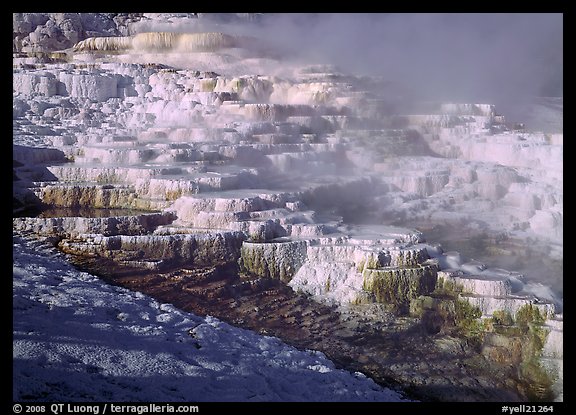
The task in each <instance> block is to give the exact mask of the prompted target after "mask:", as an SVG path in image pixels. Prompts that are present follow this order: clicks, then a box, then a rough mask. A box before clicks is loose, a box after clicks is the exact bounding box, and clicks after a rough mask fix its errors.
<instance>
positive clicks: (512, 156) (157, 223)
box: [13, 14, 563, 400]
mask: <svg viewBox="0 0 576 415" xmlns="http://www.w3.org/2000/svg"><path fill="white" fill-rule="evenodd" d="M248 18H249V16H248V17H246V16H240V17H239V16H235V17H234V19H240V20H242V19H248ZM162 19H163V20H162ZM150 21H156V22H158V21H160V22H161V23H163V24H164V25H168V26H169V25H170V24H174V22H175V21H178V22H181V21H186V22H201V21H203V19H198V17H197V16H196V17H193V18H192V17H191V16H176V15H164V16H161V15H154V16H152V15H146V14H144V15H142V16H139V15H138V16H136V15H126V16H124V15H115V16H108V15H103V14H86V15H84V14H62V15H60V14H58V15H57V14H50V15H43V14H15V15H14V39H15V40H14V51H15V52H18V53H15V55H14V59H13V61H14V68H13V91H14V95H13V159H14V166H13V169H14V191H13V203H14V213H15V214H14V216H15V217H14V219H13V227H14V230H15V231H17V232H20V233H25V234H32V235H36V236H40V237H47V238H50V240H52V241H53V243H54V244H57V245H58V247H59V248H60V249H61V250H63V251H64V252H66V253H69V254H71V255H74V256H76V257H78V258H81V259H80V260H77V261H78V262H81V263H82V265H83V266H85V267H88V269H91V270H92V271H93V272H97V273H100V274H101V275H102V276H103V277H104V278H108V279H110V280H111V281H112V282H114V283H125V284H127V285H128V286H130V287H131V288H137V289H143V290H145V291H148V292H151V293H153V294H154V295H157V296H165V297H166V298H168V299H169V300H170V301H171V302H173V303H175V304H185V303H188V302H189V301H188V300H187V298H188V297H187V295H189V291H190V289H191V290H192V291H194V290H196V291H199V292H201V293H203V294H202V295H200V296H201V297H202V298H203V301H206V300H207V299H209V300H210V301H207V302H206V303H205V304H204V303H202V302H200V303H201V304H203V305H202V306H198V305H197V306H195V307H196V308H194V307H193V309H192V310H191V311H195V312H205V313H212V312H216V313H222V315H225V314H226V313H224V312H223V310H228V309H230V310H229V311H228V313H229V315H234V316H235V317H233V318H232V317H230V318H231V319H235V320H237V324H239V325H242V323H241V322H240V321H242V320H245V321H248V320H250V323H246V324H247V326H249V327H251V328H253V329H258V328H266V327H267V325H266V324H265V323H264V320H265V318H264V316H266V315H268V314H265V313H277V312H280V311H279V309H278V308H277V307H272V308H271V309H269V310H268V311H266V312H265V311H262V315H260V312H257V313H256V314H254V313H253V312H250V311H249V310H255V309H256V308H258V309H260V306H254V307H253V308H245V307H241V306H240V305H238V304H236V306H231V304H232V305H234V304H235V302H239V303H242V302H244V301H246V302H247V303H248V304H250V305H252V304H256V303H253V302H252V301H253V300H251V299H250V292H242V291H241V290H240V291H238V287H239V286H241V287H248V286H253V287H255V288H254V290H255V291H254V292H255V293H257V294H258V295H263V294H264V293H267V292H268V291H273V290H270V289H269V285H268V284H269V283H272V282H271V281H272V280H273V283H274V284H277V283H281V284H282V287H283V288H282V290H285V289H286V287H289V288H290V290H289V291H290V292H291V293H293V294H290V295H298V296H306V297H307V298H310V299H312V300H313V303H312V304H317V307H319V308H318V310H321V309H322V308H321V307H335V310H336V311H330V312H327V311H326V312H324V311H322V312H319V313H320V315H330V316H332V314H331V313H333V312H334V313H336V314H337V315H338V317H334V316H332V317H330V319H336V320H334V321H335V322H336V321H337V323H334V324H336V327H340V326H339V325H344V326H346V323H345V322H346V319H349V318H352V317H350V316H356V317H354V318H353V319H357V318H358V317H357V314H358V313H360V314H362V313H367V316H365V318H366V319H367V320H366V321H367V322H368V323H366V324H365V325H361V328H360V329H358V328H355V330H358V331H359V332H360V333H369V332H372V331H373V330H374V328H371V325H373V326H374V327H379V328H380V330H381V332H383V333H385V335H386V336H388V335H390V336H392V338H395V337H394V336H396V337H398V339H404V340H406V339H411V340H410V342H411V343H412V344H415V345H416V344H418V343H419V342H420V343H419V345H418V346H415V347H414V349H415V352H414V353H415V355H416V356H417V357H415V360H416V361H422V362H421V363H418V364H417V365H416V366H414V365H408V366H406V365H405V364H404V363H398V362H397V364H391V362H393V361H394V359H392V358H391V357H390V356H393V355H395V354H396V353H399V352H400V349H398V348H394V347H392V349H393V350H394V351H393V352H386V353H385V352H383V351H382V350H381V349H378V347H377V345H376V342H368V343H363V344H362V345H363V346H366V347H368V346H367V345H370V348H373V352H371V354H370V356H371V357H370V358H368V359H365V361H362V358H361V356H359V355H358V353H357V352H356V351H354V350H355V349H354V347H353V346H351V340H350V339H351V337H354V336H351V335H338V334H337V329H334V330H335V331H334V333H335V334H334V337H333V340H334V341H335V342H337V343H339V344H340V343H341V344H340V345H339V346H337V347H334V348H331V347H332V346H330V341H329V340H326V338H325V337H326V334H325V332H321V333H320V334H319V338H321V339H323V340H322V341H319V342H318V343H306V346H307V347H312V346H313V347H315V348H318V349H320V350H322V349H324V350H332V351H333V353H334V355H335V356H338V359H339V361H340V362H341V363H342V364H343V365H346V364H347V365H352V366H354V367H356V366H357V365H360V366H361V367H362V369H364V370H366V369H369V370H370V371H371V373H372V374H373V375H374V376H375V377H376V378H379V379H380V380H381V381H382V382H397V383H399V384H401V385H403V386H404V387H406V388H408V389H412V390H413V391H414V393H416V394H417V395H418V397H424V398H426V399H432V400H434V399H440V400H483V399H487V400H498V399H502V398H503V397H505V398H506V399H507V400H516V399H518V400H523V399H531V400H538V399H550V398H551V397H554V399H560V400H561V399H562V357H563V351H562V298H561V295H559V294H558V293H557V292H554V291H553V290H550V289H549V288H547V287H546V285H545V284H543V281H538V280H533V279H531V280H527V279H526V278H525V276H524V275H522V274H521V273H518V272H514V271H507V270H504V269H500V268H497V267H494V266H491V265H490V264H489V263H486V264H485V263H482V262H480V261H475V260H474V259H472V258H466V257H464V256H463V255H461V254H460V253H459V252H454V251H445V250H444V249H443V248H442V246H441V245H439V244H437V243H435V242H434V241H433V240H428V239H429V238H427V236H426V233H425V232H424V233H423V232H422V231H419V230H417V227H418V226H419V225H418V224H422V223H424V224H426V226H424V227H422V229H426V228H427V227H431V226H433V225H438V226H440V225H442V226H447V225H449V226H453V227H456V228H457V229H459V230H460V231H461V232H462V233H466V234H469V235H472V236H474V235H483V236H485V237H488V238H491V240H492V241H494V242H493V243H492V244H491V248H492V249H493V250H497V249H514V246H523V247H525V246H529V247H530V248H531V249H533V251H535V252H537V253H538V255H544V256H546V257H548V258H551V260H555V261H561V260H562V256H563V231H562V229H563V188H562V181H563V180H562V179H563V177H562V172H563V164H562V156H563V141H562V133H555V134H554V133H543V132H537V131H526V130H523V129H519V128H517V126H516V127H515V128H512V126H508V125H507V124H506V120H505V118H504V117H503V116H502V115H500V114H498V113H497V112H496V108H495V107H494V106H493V105H490V104H475V103H474V104H468V103H464V104H460V103H431V102H424V103H417V104H416V103H412V102H406V101H403V100H402V99H399V98H397V97H396V95H394V93H393V92H394V91H393V90H392V89H391V87H390V85H389V84H388V83H386V82H383V81H382V80H380V79H377V78H368V77H361V76H355V75H350V74H345V73H342V72H340V71H339V70H338V68H335V67H332V66H328V65H312V64H309V65H304V66H303V65H300V64H296V63H293V62H291V61H290V60H282V59H281V58H278V56H275V55H274V54H271V53H269V49H266V48H262V44H261V43H259V42H260V40H257V39H252V38H249V37H243V36H238V35H233V34H227V33H225V32H214V31H210V32H200V31H199V30H196V31H195V32H196V33H177V34H175V33H174V32H167V31H157V32H153V31H150V25H147V24H146V22H150ZM51 22H53V23H51ZM170 22H172V23H170ZM155 27H159V26H158V25H157V24H156V25H155ZM224 27H225V26H224ZM68 28H69V30H68ZM198 28H200V26H198ZM65 29H66V30H65ZM42 39H44V40H42ZM37 52H40V53H39V54H38V53H37ZM46 207H49V208H50V209H48V210H45V208H46ZM33 211H35V212H33ZM38 211H43V213H41V214H39V215H38V214H37V213H38ZM31 212H33V213H31ZM410 224H413V225H410ZM399 225H401V226H399ZM123 269H126V270H129V271H123ZM219 269H224V270H225V275H222V274H221V272H219V271H218V270H219ZM115 270H116V271H115ZM206 272H207V273H208V274H206ZM125 273H128V274H129V275H131V277H130V278H124V277H125ZM150 273H152V274H150ZM174 273H176V274H174ZM181 273H184V274H186V273H190V275H192V276H193V277H191V281H189V279H190V278H188V277H186V278H184V277H182V274H181ZM138 275H140V276H139V277H138ZM148 275H156V276H157V277H154V278H150V277H147V276H148ZM202 275H212V277H210V278H208V279H206V278H203V277H202V278H201V277H200V276H202ZM160 276H164V277H160ZM122 278H124V280H123V279H122ZM183 278H184V279H183ZM237 278H240V280H237ZM170 281H172V282H170ZM182 281H187V282H186V283H187V284H189V285H187V287H189V290H188V291H182V290H181V286H180V285H178V284H180V283H181V282H182ZM214 281H219V282H218V283H215V282H214ZM266 281H270V282H269V283H268V282H266ZM174 284H176V286H175V287H176V288H175V287H174ZM190 284H192V285H194V284H196V287H195V288H194V287H190ZM206 284H208V285H206ZM228 285H229V286H230V287H236V288H233V289H232V292H233V295H232V297H233V298H234V301H233V302H232V303H230V301H232V300H231V297H230V295H231V294H230V292H227V291H226V289H227V286H228ZM163 287H165V288H163ZM267 287H268V288H267ZM216 288H217V289H216ZM282 292H284V291H282ZM175 293H178V294H175ZM269 295H270V298H272V299H274V298H276V299H277V300H278V301H287V303H286V305H285V308H286V310H285V311H284V313H285V315H286V317H285V318H286V320H282V321H283V324H280V325H278V326H277V327H276V326H275V327H273V330H276V332H275V334H277V335H278V336H279V337H281V338H282V337H285V338H287V339H289V340H291V341H293V342H296V343H298V341H302V338H301V336H302V332H301V330H302V327H303V326H304V327H305V326H307V325H309V324H310V321H309V319H306V318H305V319H303V320H302V319H298V317H297V316H296V317H295V316H293V315H292V314H291V313H292V312H293V310H292V311H291V309H293V308H296V309H298V307H299V306H298V304H299V303H298V301H303V300H294V299H289V300H284V299H283V298H284V297H283V296H286V294H279V293H272V292H270V293H269ZM280 299H282V300H280ZM259 301H260V300H259ZM223 303H225V304H223ZM182 306H183V307H184V305H182ZM306 307H310V306H306ZM262 308H263V309H265V307H262ZM312 309H313V308H312ZM366 310H368V311H366ZM374 310H376V311H374ZM311 312H312V311H311ZM390 313H391V314H390ZM303 314H304V313H303ZM327 318H328V317H327ZM290 319H296V320H294V321H298V324H295V325H294V324H289V323H288V320H290ZM382 319H384V320H385V321H387V322H388V323H386V324H381V323H378V322H379V321H381V320H382ZM403 319H405V320H406V321H407V323H406V324H405V325H402V327H403V330H406V334H404V335H405V336H406V337H402V336H401V335H400V334H398V333H397V332H398V330H397V329H396V330H395V329H393V328H391V327H393V326H394V325H395V324H396V323H395V321H404V320H403ZM354 321H356V320H354ZM379 324H380V325H379ZM295 327H296V328H295ZM386 327H388V329H386ZM415 328H418V329H417V330H421V331H419V332H418V333H424V335H421V334H419V335H418V336H416V338H417V339H418V340H415V338H412V337H410V336H411V335H410V330H416V329H415ZM269 329H270V328H269ZM294 330H296V332H297V333H298V334H296V335H294V334H293V333H295V331H294ZM391 333H392V334H391ZM394 333H395V334H394ZM349 334H350V333H349ZM386 336H385V337H386ZM398 341H400V340H398ZM430 341H432V343H433V344H434V345H435V346H433V350H434V351H435V353H438V355H439V356H441V355H445V354H448V355H449V356H450V355H451V354H452V357H448V358H447V359H452V358H457V359H459V360H458V361H459V363H458V365H459V367H462V368H463V369H462V371H461V372H458V373H456V372H454V371H452V370H443V369H442V368H441V367H442V365H443V364H444V363H446V362H443V361H442V358H441V357H439V362H441V363H439V366H438V367H434V369H433V370H432V372H434V373H436V374H435V375H432V372H430V371H429V370H427V369H426V368H425V365H426V363H424V362H423V360H424V356H425V352H426V347H428V346H429V344H430ZM442 342H448V343H450V344H453V345H469V346H466V347H464V349H463V350H464V355H466V356H465V357H463V356H460V357H455V356H459V353H457V352H454V351H452V352H450V351H447V350H452V349H450V347H452V346H450V347H448V346H446V345H445V344H444V343H442ZM422 345H427V346H426V347H423V346H422ZM470 345H472V346H470ZM430 347H432V346H430ZM447 347H448V349H447ZM454 347H455V348H456V349H457V348H458V347H460V346H458V347H457V346H454ZM387 353H389V354H387ZM374 356H379V357H378V358H375V357H374ZM383 356H384V357H383ZM466 359H468V360H466ZM442 362H443V363H442ZM499 365H500V366H499ZM503 367H506V368H508V369H506V370H505V371H502V372H501V374H500V375H497V374H496V373H498V370H499V369H498V368H500V369H501V368H503ZM510 367H512V369H510ZM415 373H419V374H420V375H419V376H416V375H415ZM502 374H503V375H502ZM446 378H447V379H449V380H448V381H446V380H445V379H446ZM505 378H508V379H512V380H511V381H509V382H508V384H506V380H505ZM473 379H476V380H477V381H479V379H484V380H482V381H479V382H480V383H481V384H482V382H484V383H485V387H482V388H481V389H480V392H478V390H475V388H477V384H476V383H474V381H473ZM489 379H492V380H493V381H495V382H501V388H502V390H508V391H507V392H503V394H504V395H505V396H504V395H502V394H501V393H500V392H497V391H492V392H490V391H489V389H490V388H489V387H488V385H489V384H490V381H491V380H489ZM442 382H448V385H449V386H450V387H449V388H447V389H446V390H445V391H444V392H441V390H442V387H441V385H443V383H442ZM459 382H464V383H465V384H466V386H465V387H462V391H461V392H460V396H458V393H457V392H456V390H460V389H459V388H460V386H462V385H460V386H458V385H459ZM531 385H532V386H531Z"/></svg>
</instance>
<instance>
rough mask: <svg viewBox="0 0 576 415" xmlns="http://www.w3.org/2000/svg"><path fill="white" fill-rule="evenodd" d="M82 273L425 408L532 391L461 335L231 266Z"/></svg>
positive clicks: (516, 397)
mask: <svg viewBox="0 0 576 415" xmlns="http://www.w3.org/2000/svg"><path fill="white" fill-rule="evenodd" d="M73 262H76V265H77V266H78V267H80V268H81V269H85V270H88V271H90V272H92V273H95V274H96V275H99V276H100V277H101V278H103V279H104V280H105V281H107V282H109V283H112V284H116V285H120V286H123V287H127V288H130V289H133V290H137V291H141V292H143V293H146V294H149V295H151V296H153V297H154V298H157V299H158V300H160V301H165V302H169V303H171V304H174V305H175V306H177V307H179V308H181V309H183V310H186V311H191V312H194V313H197V314H199V315H212V316H215V317H217V318H220V319H222V320H224V321H226V322H229V323H231V324H234V325H237V326H240V327H244V328H249V329H252V330H254V331H256V332H259V333H261V334H265V335H270V336H277V337H279V338H280V339H282V340H283V341H285V342H287V343H289V344H291V345H294V346H296V347H298V348H302V349H312V350H319V351H322V352H323V353H325V354H326V356H328V357H329V358H330V359H331V360H333V361H334V362H335V363H336V364H337V365H338V366H340V367H342V368H346V369H348V370H357V371H361V372H362V373H366V374H367V375H368V376H370V377H372V378H373V379H374V380H375V381H377V382H379V383H381V384H382V385H385V386H390V387H395V388H398V390H400V391H403V392H404V393H406V394H407V396H409V397H411V398H412V399H418V400H422V401H444V402H449V401H453V402H471V401H494V402H497V401H510V402H512V401H524V400H526V399H527V396H526V393H527V390H528V389H529V385H528V384H527V382H526V380H522V379H519V377H518V374H517V369H516V368H515V367H513V366H510V365H509V364H508V363H510V362H508V361H506V359H504V360H505V361H504V362H502V361H498V362H497V361H494V360H491V359H489V358H487V357H486V356H483V355H482V354H480V353H479V350H478V347H477V345H475V344H473V343H471V342H470V341H469V340H467V339H465V338H462V337H458V336H446V335H444V334H443V335H434V334H431V333H429V332H428V330H427V328H426V327H425V324H424V323H423V322H422V321H420V320H419V319H417V318H413V317H408V316H404V317H402V316H398V315H396V314H394V313H392V312H390V311H388V310H387V309H386V307H385V306H382V305H378V304H372V305H364V306H362V305H358V306H352V305H351V306H348V307H345V308H338V307H330V306H326V305H323V304H319V303H318V302H317V301H314V300H313V299H311V298H310V297H309V296H306V295H303V294H299V293H296V292H294V291H293V290H292V289H290V288H289V287H287V286H286V285H285V284H283V283H281V282H279V281H277V280H273V279H269V278H259V277H255V276H249V275H246V274H239V273H238V269H237V267H236V266H235V265H234V264H224V265H222V266H219V267H210V268H203V269H186V270H183V269H178V270H174V271H171V272H165V273H146V272H143V271H142V270H138V269H130V268H126V269H122V268H120V267H118V265H117V264H114V263H113V262H110V261H104V260H90V259H85V258H76V259H75V260H73Z"/></svg>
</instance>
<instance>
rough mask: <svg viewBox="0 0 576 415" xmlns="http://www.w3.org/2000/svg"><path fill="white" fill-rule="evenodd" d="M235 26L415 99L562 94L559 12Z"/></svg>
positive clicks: (327, 18) (321, 18) (279, 17)
mask: <svg viewBox="0 0 576 415" xmlns="http://www.w3.org/2000/svg"><path fill="white" fill-rule="evenodd" d="M225 27H226V28H227V29H228V30H230V24H227V25H226V26H225ZM233 30H234V29H233ZM247 30H248V31H249V32H251V33H247ZM236 31H237V32H244V33H242V34H246V35H254V36H256V37H259V38H261V39H266V40H267V41H268V42H270V43H271V44H272V45H273V47H274V49H275V50H277V51H279V52H280V54H288V55H290V56H292V57H294V58H298V59H300V60H302V61H303V62H309V63H312V62H317V63H331V64H335V65H337V66H338V67H340V68H342V70H344V71H350V72H352V73H355V74H360V75H370V76H382V77H383V78H385V79H387V80H390V81H393V82H398V83H400V84H402V85H404V86H405V87H407V88H409V89H410V91H411V92H412V93H413V94H415V96H416V97H418V98H419V99H426V100H460V101H461V102H488V103H496V104H497V105H498V104H499V103H501V104H502V103H504V104H507V103H509V104H512V103H515V104H518V103H519V102H525V101H526V100H527V99H532V98H533V97H535V96H562V95H563V91H562V90H563V15H562V14H561V13H544V14H537V13H519V14H507V13H464V14H458V13H454V14H436V13H391V14H379V13H376V14H354V13H353V14H349V13H340V14H322V13H321V14H290V13H289V14H281V13H280V14H265V15H263V16H262V18H261V19H259V21H258V22H257V24H255V25H252V26H251V27H250V28H249V29H246V27H245V26H244V27H240V26H238V27H237V28H236Z"/></svg>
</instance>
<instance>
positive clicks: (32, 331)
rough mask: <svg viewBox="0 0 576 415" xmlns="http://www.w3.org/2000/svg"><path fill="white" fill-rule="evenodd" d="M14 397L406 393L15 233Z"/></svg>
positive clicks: (297, 397)
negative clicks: (131, 286)
mask: <svg viewBox="0 0 576 415" xmlns="http://www.w3.org/2000/svg"><path fill="white" fill-rule="evenodd" d="M13 330H14V332H13V399H14V400H15V401H75V402H78V401H132V402H135V401H149V402H155V401H156V402H168V401H174V402H175V401H181V402H207V401H260V402H261V401H331V402H333V401H380V402H398V401H404V400H405V399H404V398H403V397H402V396H401V395H400V394H399V393H397V392H395V391H393V390H390V389H387V388H383V387H380V386H379V385H377V384H376V383H374V381H372V380H371V379H370V378H367V377H366V376H365V375H363V374H362V373H359V372H356V373H352V372H348V371H345V370H341V369H337V368H336V367H335V365H334V363H333V362H331V361H330V360H328V359H327V358H326V357H325V356H324V355H323V354H322V353H321V352H317V351H310V350H306V351H300V350H297V349H295V348H294V347H291V346H289V345H287V344H285V343H283V342H282V341H280V340H279V339H278V338H275V337H268V336H262V335H258V334H256V333H254V332H252V331H249V330H244V329H240V328H235V327H232V326H230V325H228V324H226V323H224V322H222V321H220V320H218V319H216V318H213V317H211V316H206V317H205V318H202V317H199V316H196V315H194V314H191V313H187V312H183V311H180V310H178V309H176V308H175V307H174V306H172V305H169V304H161V303H159V302H157V301H156V300H154V299H152V298H150V297H148V296H146V295H143V294H141V293H138V292H132V291H129V290H127V289H124V288H120V287H115V286H111V285H108V284H105V283H104V282H103V281H101V280H99V279H98V278H97V277H95V276H92V275H90V274H87V273H85V272H79V271H78V270H76V269H75V268H74V267H73V266H71V265H70V264H69V263H67V262H66V261H65V258H64V257H63V256H62V254H60V253H58V252H57V251H56V250H53V249H51V248H48V247H46V246H45V245H42V244H41V243H39V242H33V241H31V240H26V239H23V238H21V237H18V236H14V238H13Z"/></svg>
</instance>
